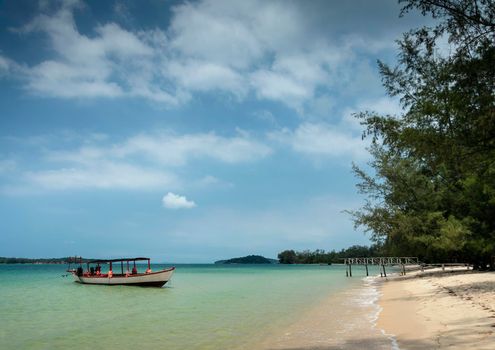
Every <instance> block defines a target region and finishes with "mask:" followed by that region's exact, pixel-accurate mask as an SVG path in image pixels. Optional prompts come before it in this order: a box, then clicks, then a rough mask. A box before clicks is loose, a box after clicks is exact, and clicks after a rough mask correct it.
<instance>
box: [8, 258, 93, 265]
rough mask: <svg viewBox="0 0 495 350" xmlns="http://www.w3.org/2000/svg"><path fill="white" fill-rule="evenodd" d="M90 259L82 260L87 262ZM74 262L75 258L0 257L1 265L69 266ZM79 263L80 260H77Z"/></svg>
mask: <svg viewBox="0 0 495 350" xmlns="http://www.w3.org/2000/svg"><path fill="white" fill-rule="evenodd" d="M87 260H88V259H82V262H86V261H87ZM69 261H70V262H72V263H73V262H74V257H65V258H45V259H28V258H6V257H3V256H0V264H68V263H69ZM77 261H78V262H79V259H78V260H77Z"/></svg>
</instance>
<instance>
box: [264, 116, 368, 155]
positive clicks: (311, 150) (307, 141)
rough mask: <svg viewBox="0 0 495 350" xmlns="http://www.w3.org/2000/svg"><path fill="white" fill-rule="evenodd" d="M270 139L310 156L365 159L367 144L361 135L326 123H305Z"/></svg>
mask: <svg viewBox="0 0 495 350" xmlns="http://www.w3.org/2000/svg"><path fill="white" fill-rule="evenodd" d="M269 136H270V138H271V139H273V140H275V141H278V142H281V143H284V144H288V145H290V146H291V148H292V149H293V150H294V151H295V152H298V153H302V154H306V155H309V156H326V157H350V158H352V159H356V160H357V159H365V158H366V157H367V151H366V149H365V146H366V143H365V142H364V141H363V140H362V139H361V137H360V135H355V134H353V133H351V132H349V131H346V130H341V129H339V128H338V127H336V126H333V125H330V124H325V123H303V124H301V125H299V126H298V127H297V128H296V129H295V130H289V129H287V128H284V129H282V130H280V131H277V132H274V133H271V134H270V135H269Z"/></svg>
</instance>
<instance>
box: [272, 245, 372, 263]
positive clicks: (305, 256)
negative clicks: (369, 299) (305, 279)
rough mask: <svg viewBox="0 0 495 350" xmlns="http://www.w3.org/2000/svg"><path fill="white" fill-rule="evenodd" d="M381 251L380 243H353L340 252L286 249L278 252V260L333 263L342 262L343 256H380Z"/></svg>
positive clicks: (282, 261)
mask: <svg viewBox="0 0 495 350" xmlns="http://www.w3.org/2000/svg"><path fill="white" fill-rule="evenodd" d="M380 252H381V247H380V246H378V245H372V246H371V247H367V246H360V245H353V246H352V247H349V248H347V249H342V250H341V251H339V252H337V251H335V250H332V251H330V252H326V251H324V250H320V249H317V250H315V251H310V250H303V251H300V252H296V251H294V250H284V251H283V252H281V253H279V254H278V260H279V262H280V263H281V264H333V263H342V262H343V261H342V259H343V258H353V257H354V258H357V257H360V258H361V257H365V258H366V257H373V256H380Z"/></svg>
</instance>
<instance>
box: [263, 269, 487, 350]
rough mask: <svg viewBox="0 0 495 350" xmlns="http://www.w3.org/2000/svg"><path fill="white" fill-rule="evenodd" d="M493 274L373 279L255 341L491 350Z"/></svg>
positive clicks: (303, 349) (327, 349)
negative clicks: (266, 336) (268, 335)
mask: <svg viewBox="0 0 495 350" xmlns="http://www.w3.org/2000/svg"><path fill="white" fill-rule="evenodd" d="M494 344H495V272H477V271H472V270H469V271H466V270H465V269H457V270H455V269H446V270H445V271H442V269H441V268H438V269H434V270H429V271H425V272H420V271H416V272H409V274H408V275H406V276H399V275H398V274H391V275H389V277H387V278H381V277H380V276H370V277H364V278H361V283H358V284H356V285H355V286H353V287H351V288H349V289H348V290H344V291H342V292H339V293H337V294H332V295H329V296H328V297H327V298H326V299H324V300H322V301H321V302H320V303H319V304H318V305H316V306H313V307H310V308H308V310H306V311H305V312H304V313H303V314H301V315H300V316H299V317H298V318H297V319H296V320H295V322H294V323H293V324H291V325H290V326H288V327H286V328H284V329H279V330H278V331H277V333H273V334H271V336H270V337H268V338H266V339H263V340H262V341H260V343H259V346H256V347H255V349H260V350H261V349H263V350H267V349H270V350H281V349H284V350H310V349H314V350H337V349H364V348H365V349H367V350H375V349H376V350H378V349H380V350H382V349H392V350H406V349H407V350H425V349H449V350H450V349H459V350H460V349H467V348H469V349H473V350H492V349H494Z"/></svg>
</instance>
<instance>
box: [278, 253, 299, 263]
mask: <svg viewBox="0 0 495 350" xmlns="http://www.w3.org/2000/svg"><path fill="white" fill-rule="evenodd" d="M278 261H279V262H280V263H281V264H295V263H296V252H295V251H293V250H284V251H283V252H281V253H279V254H278Z"/></svg>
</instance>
